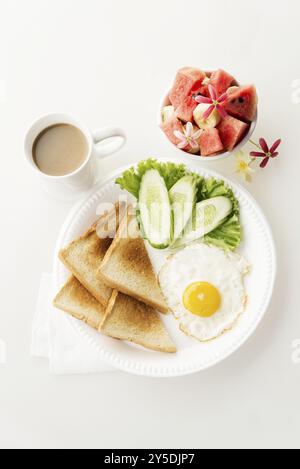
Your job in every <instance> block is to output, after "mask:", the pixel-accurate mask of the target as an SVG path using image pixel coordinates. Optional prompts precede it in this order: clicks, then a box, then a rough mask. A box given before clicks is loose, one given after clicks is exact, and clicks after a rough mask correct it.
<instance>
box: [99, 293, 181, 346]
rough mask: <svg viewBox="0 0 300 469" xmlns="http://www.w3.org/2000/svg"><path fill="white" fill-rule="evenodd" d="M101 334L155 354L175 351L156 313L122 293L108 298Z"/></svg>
mask: <svg viewBox="0 0 300 469" xmlns="http://www.w3.org/2000/svg"><path fill="white" fill-rule="evenodd" d="M101 332H102V333H103V334H106V335H109V336H110V337H114V338H115V339H120V340H126V341H128V342H134V343H135V344H138V345H141V346H142V347H145V348H148V349H151V350H154V351H157V352H164V353H175V352H176V351H177V350H176V346H175V345H174V343H173V341H172V340H171V339H170V337H169V335H168V333H167V332H166V330H165V327H164V326H163V324H162V322H161V320H160V318H159V315H158V313H156V311H155V310H154V309H153V308H151V307H150V306H147V305H145V304H144V303H142V302H140V301H137V300H136V299H134V298H132V297H130V296H127V295H123V294H122V293H117V292H116V293H115V294H114V295H113V296H112V299H111V302H110V305H109V307H108V309H107V312H106V318H105V320H104V323H103V325H102V327H101Z"/></svg>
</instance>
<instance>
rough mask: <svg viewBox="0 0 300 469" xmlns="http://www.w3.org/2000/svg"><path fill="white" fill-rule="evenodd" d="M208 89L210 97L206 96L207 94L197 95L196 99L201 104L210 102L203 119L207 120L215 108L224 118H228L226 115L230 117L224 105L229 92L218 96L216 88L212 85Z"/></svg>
mask: <svg viewBox="0 0 300 469" xmlns="http://www.w3.org/2000/svg"><path fill="white" fill-rule="evenodd" d="M208 91H209V94H210V98H206V97H205V96H196V97H195V101H196V102H197V103H199V104H210V106H209V108H208V109H207V111H205V113H204V114H203V119H204V120H207V119H208V118H209V116H210V115H211V113H212V112H213V111H214V110H215V109H216V110H217V111H218V113H219V114H220V116H221V117H222V118H223V119H226V117H228V114H227V112H226V111H225V109H224V107H223V105H224V103H225V102H226V101H227V98H228V95H227V93H224V94H222V95H221V96H220V97H219V98H218V96H217V92H216V89H215V88H214V87H213V86H212V85H208Z"/></svg>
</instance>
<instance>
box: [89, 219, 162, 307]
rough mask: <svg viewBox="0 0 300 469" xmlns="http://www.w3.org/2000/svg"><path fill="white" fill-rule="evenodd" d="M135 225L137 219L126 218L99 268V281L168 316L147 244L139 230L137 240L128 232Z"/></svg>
mask: <svg viewBox="0 0 300 469" xmlns="http://www.w3.org/2000/svg"><path fill="white" fill-rule="evenodd" d="M132 222H133V223H135V224H136V221H135V217H134V216H130V215H128V217H125V218H124V221H123V223H122V224H121V225H120V228H119V231H118V233H117V235H116V238H115V239H114V241H113V243H112V245H111V247H110V248H109V249H108V251H107V253H106V255H105V257H104V259H103V262H102V264H101V266H100V265H99V270H98V277H99V279H100V281H102V282H104V283H105V284H106V285H109V286H110V287H111V288H114V289H116V290H118V291H119V292H122V293H124V294H127V295H130V296H132V297H134V298H136V299H137V300H139V301H143V302H144V303H146V304H148V305H149V306H152V307H153V308H156V309H157V310H159V311H160V312H162V313H167V312H168V311H169V308H168V306H167V304H166V302H165V300H164V298H163V295H162V292H161V289H160V287H159V284H158V281H157V277H156V275H155V273H154V271H153V267H152V264H151V261H150V258H149V255H148V252H147V250H146V247H145V243H144V240H143V239H142V237H141V235H140V233H139V230H136V236H134V237H131V236H130V234H129V233H128V232H127V228H128V226H129V224H130V223H132ZM134 231H135V230H134Z"/></svg>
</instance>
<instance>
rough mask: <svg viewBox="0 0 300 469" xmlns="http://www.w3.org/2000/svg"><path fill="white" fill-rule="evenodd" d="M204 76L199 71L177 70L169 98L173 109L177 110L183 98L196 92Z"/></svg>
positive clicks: (189, 68)
mask: <svg viewBox="0 0 300 469" xmlns="http://www.w3.org/2000/svg"><path fill="white" fill-rule="evenodd" d="M205 77H206V75H205V73H204V72H202V71H201V70H198V69H197V68H192V67H185V68H182V69H181V70H179V72H178V73H177V76H176V80H175V83H174V86H173V89H172V91H171V92H170V95H169V98H170V101H171V104H172V105H173V106H174V108H175V109H176V108H178V107H179V106H180V105H181V104H182V102H183V101H184V99H185V98H187V97H188V96H191V94H192V93H193V91H195V90H198V89H199V88H200V86H201V84H202V82H203V80H204V79H205Z"/></svg>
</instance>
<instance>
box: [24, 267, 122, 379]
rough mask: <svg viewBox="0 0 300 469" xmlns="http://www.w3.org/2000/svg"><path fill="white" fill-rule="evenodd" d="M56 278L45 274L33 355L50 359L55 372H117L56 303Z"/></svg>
mask: <svg viewBox="0 0 300 469" xmlns="http://www.w3.org/2000/svg"><path fill="white" fill-rule="evenodd" d="M54 296H55V294H54V293H53V278H52V275H50V274H43V276H42V279H41V283H40V290H39V295H38V300H37V306H36V313H35V317H34V320H33V327H32V344H31V355H32V356H33V357H38V358H46V359H48V360H49V364H50V372H51V373H53V374H58V375H62V374H81V373H99V372H106V371H115V370H114V368H112V367H110V366H109V365H107V364H105V363H103V361H101V359H100V358H99V354H98V353H97V351H95V350H94V349H93V348H92V347H91V346H90V345H89V344H88V343H86V342H85V340H84V339H83V338H82V337H81V336H80V335H79V334H78V333H77V332H76V330H75V329H74V328H72V326H71V325H70V323H69V322H68V320H67V316H66V314H65V313H63V312H62V311H59V310H57V309H56V308H54V307H53V306H52V300H53V298H54Z"/></svg>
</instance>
